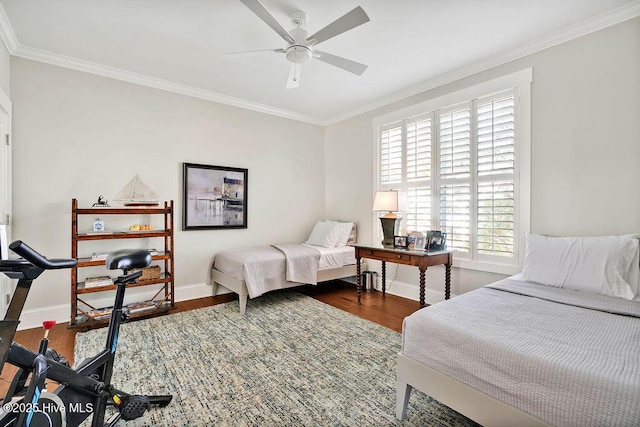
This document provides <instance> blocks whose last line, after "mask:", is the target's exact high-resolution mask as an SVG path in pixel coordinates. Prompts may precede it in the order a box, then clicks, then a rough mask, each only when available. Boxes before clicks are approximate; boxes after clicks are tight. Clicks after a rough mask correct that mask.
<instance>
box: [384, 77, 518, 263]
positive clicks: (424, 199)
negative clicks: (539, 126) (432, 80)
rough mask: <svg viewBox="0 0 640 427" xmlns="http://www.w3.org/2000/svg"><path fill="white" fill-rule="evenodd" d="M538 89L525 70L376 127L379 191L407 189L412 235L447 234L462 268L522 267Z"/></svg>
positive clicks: (407, 218) (407, 215)
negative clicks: (533, 99) (532, 87)
mask: <svg viewBox="0 0 640 427" xmlns="http://www.w3.org/2000/svg"><path fill="white" fill-rule="evenodd" d="M530 83H531V70H525V71H523V72H520V73H515V74H513V75H510V76H505V77H503V78H499V79H496V80H493V81H491V82H488V83H485V84H482V85H478V86H475V87H473V88H469V89H465V90H463V91H460V92H456V93H454V94H450V95H447V96H444V97H440V98H437V99H434V100H430V101H428V102H425V103H422V104H419V105H416V106H413V107H410V108H408V109H404V110H402V111H398V112H395V113H392V114H390V115H387V116H385V117H381V118H378V119H376V120H375V121H374V129H375V134H376V147H377V153H378V167H377V179H376V181H377V188H378V189H380V190H392V189H395V190H402V191H406V192H407V196H408V201H409V208H408V211H407V212H406V213H404V215H403V217H404V218H405V220H404V221H403V231H404V232H405V233H406V232H409V231H421V232H426V231H427V230H441V231H443V232H446V233H447V247H448V248H449V249H453V250H455V251H456V256H455V257H454V260H455V261H454V263H455V264H457V265H458V266H461V267H465V268H473V269H480V270H485V271H495V272H500V273H505V274H511V273H515V272H517V271H518V269H517V267H518V266H519V265H520V263H521V258H522V255H523V254H522V253H521V252H522V251H521V250H520V249H521V248H522V243H521V242H522V240H523V236H524V232H525V231H528V230H529V182H530V179H529V174H530V169H529V166H528V164H529V157H530V148H529V145H530V142H529V141H530V136H529V134H530V132H529V128H530V125H529V116H530ZM375 224H376V225H377V222H375Z"/></svg>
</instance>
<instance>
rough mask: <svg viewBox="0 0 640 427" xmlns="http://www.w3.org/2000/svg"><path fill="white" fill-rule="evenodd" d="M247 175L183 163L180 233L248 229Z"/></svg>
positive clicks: (227, 169)
mask: <svg viewBox="0 0 640 427" xmlns="http://www.w3.org/2000/svg"><path fill="white" fill-rule="evenodd" d="M247 173H248V170H247V169H242V168H234V167H226V166H211V165H200V164H196V163H184V164H183V171H182V178H183V184H184V190H183V195H182V197H183V209H182V229H183V230H202V229H217V228H220V229H222V228H247Z"/></svg>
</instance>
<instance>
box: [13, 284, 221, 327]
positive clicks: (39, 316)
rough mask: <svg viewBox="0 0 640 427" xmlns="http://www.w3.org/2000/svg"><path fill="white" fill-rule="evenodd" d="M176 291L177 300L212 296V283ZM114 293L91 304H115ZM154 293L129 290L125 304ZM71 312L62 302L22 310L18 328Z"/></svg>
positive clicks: (64, 317) (66, 316) (60, 318)
mask: <svg viewBox="0 0 640 427" xmlns="http://www.w3.org/2000/svg"><path fill="white" fill-rule="evenodd" d="M134 289H135V290H139V289H141V288H132V291H133V290H134ZM175 292H176V296H175V301H176V302H180V301H188V300H192V299H198V298H203V297H210V296H212V295H211V285H208V284H206V283H195V284H193V285H187V286H180V287H179V288H176V289H175ZM219 293H222V292H219ZM113 295H115V294H113ZM113 295H111V297H110V298H100V299H96V300H92V301H91V304H92V305H93V306H94V307H108V306H110V305H113ZM153 295H154V292H135V291H134V292H127V295H126V298H125V304H127V303H130V302H134V301H142V300H145V299H149V298H152V297H153ZM94 304H95V305H94ZM70 312H71V304H62V305H55V306H51V307H42V308H34V309H28V310H24V311H23V312H22V315H21V316H20V324H19V325H18V330H19V331H22V330H25V329H32V328H39V327H42V322H43V321H45V320H55V321H56V322H58V323H64V322H68V321H69V314H70Z"/></svg>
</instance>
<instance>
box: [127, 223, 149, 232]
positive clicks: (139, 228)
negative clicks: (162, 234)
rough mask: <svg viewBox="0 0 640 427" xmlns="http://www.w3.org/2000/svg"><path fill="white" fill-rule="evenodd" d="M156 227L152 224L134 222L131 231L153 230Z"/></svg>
mask: <svg viewBox="0 0 640 427" xmlns="http://www.w3.org/2000/svg"><path fill="white" fill-rule="evenodd" d="M154 228H155V227H154V226H153V225H151V224H132V225H131V226H129V231H153V229H154Z"/></svg>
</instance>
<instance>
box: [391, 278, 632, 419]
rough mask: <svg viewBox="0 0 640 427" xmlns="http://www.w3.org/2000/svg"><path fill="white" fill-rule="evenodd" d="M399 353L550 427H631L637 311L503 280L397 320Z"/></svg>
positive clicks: (619, 302)
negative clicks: (400, 342)
mask: <svg viewBox="0 0 640 427" xmlns="http://www.w3.org/2000/svg"><path fill="white" fill-rule="evenodd" d="M403 353H404V354H405V355H406V356H408V357H410V358H412V359H414V360H417V361H418V362H420V363H422V364H424V365H427V366H429V367H431V368H434V369H436V370H438V371H440V372H443V373H445V374H447V375H449V376H451V377H453V378H455V379H457V380H459V381H462V382H464V383H466V384H468V385H470V386H472V387H475V388H477V389H478V390H481V391H483V392H485V393H487V394H489V395H491V396H494V397H496V398H497V399H499V400H502V401H504V402H506V403H508V404H510V405H512V406H515V407H518V408H520V409H522V410H524V411H525V412H528V413H530V414H532V415H534V416H536V417H538V418H540V419H542V420H544V421H546V422H548V423H550V424H553V425H557V426H580V427H584V426H593V427H600V426H640V301H627V300H623V299H620V298H613V297H607V296H601V295H589V294H584V293H580V292H576V291H568V290H565V289H561V288H551V287H547V286H543V285H537V284H533V283H528V282H520V281H516V280H512V279H505V280H503V281H500V282H496V283H495V284H492V285H490V286H486V287H484V288H481V289H478V290H475V291H472V292H469V293H466V294H463V295H460V296H458V297H455V298H453V299H452V300H450V301H446V302H443V303H440V304H435V305H433V306H430V307H427V308H425V309H422V310H419V311H417V312H416V313H414V314H412V315H411V316H409V317H407V318H406V319H405V321H404V326H403Z"/></svg>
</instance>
